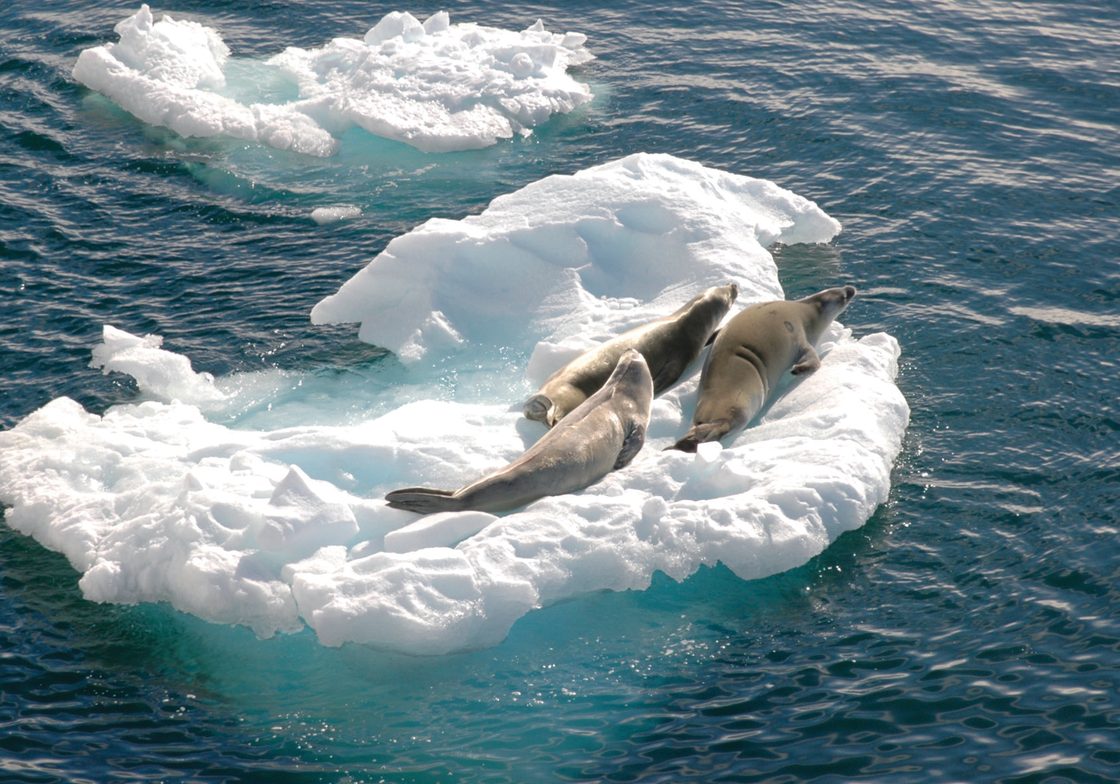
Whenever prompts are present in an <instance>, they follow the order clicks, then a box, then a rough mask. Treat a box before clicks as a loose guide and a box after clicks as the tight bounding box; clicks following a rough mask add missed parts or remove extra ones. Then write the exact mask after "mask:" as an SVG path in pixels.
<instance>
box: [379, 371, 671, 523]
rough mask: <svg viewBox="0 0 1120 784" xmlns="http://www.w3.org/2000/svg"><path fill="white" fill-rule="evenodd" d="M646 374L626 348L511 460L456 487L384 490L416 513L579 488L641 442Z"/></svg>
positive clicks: (511, 502) (495, 507) (623, 461)
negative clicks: (597, 384) (601, 380)
mask: <svg viewBox="0 0 1120 784" xmlns="http://www.w3.org/2000/svg"><path fill="white" fill-rule="evenodd" d="M652 403H653V378H652V377H651V376H650V372H649V366H648V365H646V361H645V359H644V358H643V357H642V355H641V353H639V352H638V351H636V350H634V349H630V350H627V351H626V352H624V353H623V354H622V356H621V358H620V359H619V360H618V363H617V365H616V366H615V368H614V371H613V372H612V373H611V374H610V377H609V378H608V379H607V382H606V383H605V384H604V385H603V386H602V387H601V388H600V389H599V390H598V391H597V392H595V393H594V394H593V395H591V397H589V398H587V399H586V400H585V401H583V403H581V404H580V405H579V406H577V407H576V409H575V410H574V411H572V412H571V414H569V415H568V416H567V417H565V418H564V420H563V421H562V422H560V424H558V425H557V426H556V427H554V428H552V429H551V430H549V431H548V432H547V433H545V434H544V436H542V437H541V439H540V440H539V441H537V443H535V444H533V446H531V447H529V449H528V450H526V451H525V453H524V454H523V455H521V457H519V458H518V459H517V460H514V461H513V462H512V463H510V464H509V465H507V466H506V467H505V468H502V469H501V470H499V471H495V472H494V473H493V474H490V475H489V476H485V477H483V478H482V479H479V480H478V481H476V482H472V483H471V484H469V485H466V486H465V487H462V488H460V489H458V490H454V491H448V490H433V489H430V488H424V487H409V488H405V489H403V490H394V491H393V492H391V493H389V494H388V495H386V496H385V500H386V501H388V502H389V506H391V507H393V508H394V509H407V510H409V511H412V512H418V513H420V514H430V513H432V512H451V511H460V510H464V509H477V510H481V511H484V512H504V511H508V510H510V509H514V508H516V507H519V506H523V505H524V504H527V503H529V502H530V501H535V500H537V499H538V498H543V497H544V496H546V495H560V494H562V493H571V492H575V491H576V490H582V489H583V488H585V487H587V486H588V485H590V484H593V483H594V482H597V481H599V480H600V479H602V478H603V477H604V476H606V475H607V474H608V473H610V472H611V471H613V470H615V469H618V468H622V467H623V466H625V465H627V464H629V463H630V461H631V460H633V459H634V456H635V455H636V454H637V453H638V450H639V449H641V448H642V444H643V443H645V434H646V427H647V426H648V425H649V410H650V406H651V405H652Z"/></svg>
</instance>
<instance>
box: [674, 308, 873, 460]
mask: <svg viewBox="0 0 1120 784" xmlns="http://www.w3.org/2000/svg"><path fill="white" fill-rule="evenodd" d="M855 295H856V289H855V287H854V286H841V287H838V288H833V289H825V290H824V291H818V292H817V293H816V294H812V295H810V296H808V297H805V298H804V299H799V300H794V301H785V300H779V301H777V302H760V303H758V304H755V305H751V306H749V307H747V308H744V309H743V310H742V311H740V312H739V313H737V314H736V315H735V316H734V317H733V318H732V319H731V320H730V321H728V322H727V324H726V326H724V328H723V329H722V330H720V333H719V335H718V336H717V337H716V339H715V341H714V342H713V343H712V350H711V352H710V353H709V354H708V359H707V361H706V362H705V363H704V368H703V369H702V370H701V371H700V390H699V399H698V400H697V402H696V412H695V413H694V414H693V416H692V428H691V429H690V430H689V431H688V432H687V433H685V435H684V438H682V439H681V440H680V441H678V442H677V443H675V444H674V445H673V446H672V447H671V448H672V449H680V450H681V451H683V452H695V451H696V446H697V444H700V443H703V442H705V441H715V440H717V439H720V438H723V436H725V435H727V434H728V433H730V432H731V431H733V430H737V429H739V428H741V427H743V426H744V425H746V424H747V423H748V422H750V421H751V419H753V418H754V416H755V414H757V413H758V412H759V410H760V409H761V408H762V407H763V405H765V404H766V400H767V398H768V397H769V396H770V393H771V392H772V391H773V390H774V388H775V387H777V385H778V382H779V381H780V380H781V378H782V376H783V375H784V374H785V372H786V371H787V370H789V371H791V372H792V373H793V374H794V375H795V376H796V375H803V374H806V373H812V372H813V371H814V370H816V369H817V368H818V367H820V365H821V360H820V357H819V356H817V352H816V351H815V350H814V349H813V344H814V343H816V342H817V340H819V339H820V336H821V335H822V334H823V333H824V331H825V330H826V329H827V328H828V325H829V324H831V323H832V320H833V319H834V318H836V317H837V316H838V315H839V314H840V313H842V312H843V311H844V308H846V307H848V303H849V302H851V301H852V297H854V296H855Z"/></svg>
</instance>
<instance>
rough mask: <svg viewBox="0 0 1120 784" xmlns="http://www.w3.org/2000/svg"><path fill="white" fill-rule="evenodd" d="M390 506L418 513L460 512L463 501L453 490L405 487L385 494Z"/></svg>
mask: <svg viewBox="0 0 1120 784" xmlns="http://www.w3.org/2000/svg"><path fill="white" fill-rule="evenodd" d="M385 500H386V501H388V502H389V506H391V507H392V508H394V509H405V510H407V511H409V512H416V513H417V514H433V513H435V512H458V511H460V510H461V509H463V502H462V501H460V500H459V499H458V498H455V493H454V491H452V490H433V489H432V488H430V487H404V488H401V489H400V490H394V491H393V492H391V493H389V494H387V495H386V496H385Z"/></svg>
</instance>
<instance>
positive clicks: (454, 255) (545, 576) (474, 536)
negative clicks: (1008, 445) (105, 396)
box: [0, 155, 909, 654]
mask: <svg viewBox="0 0 1120 784" xmlns="http://www.w3.org/2000/svg"><path fill="white" fill-rule="evenodd" d="M838 230H839V225H838V224H837V223H836V222H835V221H833V220H832V219H831V218H829V217H828V216H827V215H825V214H824V213H823V212H822V211H821V210H820V209H819V208H817V207H816V206H815V205H813V204H812V203H811V202H809V201H807V200H805V199H802V198H800V197H798V196H796V195H794V194H792V193H789V192H788V191H785V190H782V189H781V188H779V187H777V186H775V185H773V184H772V183H767V182H765V181H761V180H752V179H749V178H745V177H739V176H736V175H731V174H726V173H722V172H716V171H713V170H710V169H705V168H703V167H701V166H699V165H697V164H693V163H689V162H687V161H682V160H680V159H677V158H672V157H668V156H645V155H638V156H632V157H629V158H625V159H622V160H620V161H616V162H613V163H610V164H606V165H604V166H601V167H596V168H594V169H589V170H586V171H583V172H580V173H578V174H577V175H575V176H571V177H549V178H546V179H544V180H542V181H539V182H537V183H534V184H532V185H530V186H528V187H526V188H524V189H522V190H521V191H518V192H517V193H514V194H511V195H508V196H504V197H501V198H499V199H496V200H495V201H494V202H493V203H492V204H491V205H490V207H489V208H488V209H487V210H486V211H485V212H483V213H482V214H481V215H478V216H474V217H470V218H466V219H464V220H461V221H447V220H438V221H429V222H428V223H426V224H424V225H422V226H420V227H418V228H417V229H415V230H414V231H412V232H410V233H409V234H407V235H404V236H402V237H399V238H397V239H396V240H394V241H393V242H392V243H390V245H389V246H388V248H387V249H386V251H385V252H384V253H382V254H381V255H380V256H378V257H377V258H376V259H375V260H374V261H373V262H371V263H370V265H369V266H368V267H367V268H366V269H364V270H363V271H362V272H360V273H359V274H358V275H356V276H355V277H354V279H352V280H351V281H349V282H348V283H346V284H345V285H344V286H343V287H342V289H341V290H340V292H339V293H338V294H336V295H335V296H334V297H332V298H328V300H326V301H324V303H321V304H320V306H319V307H318V308H316V311H317V313H318V314H319V315H320V316H321V315H322V313H323V311H328V312H330V314H331V315H332V317H335V318H360V319H362V320H363V321H364V326H363V334H365V335H366V336H367V337H369V338H371V339H378V340H385V345H388V346H390V347H392V348H394V349H395V350H402V351H404V352H405V353H408V354H410V356H411V361H412V364H411V365H406V366H404V367H402V368H399V372H401V373H402V374H403V377H404V378H409V377H411V378H412V382H413V383H412V385H411V386H409V387H408V389H407V391H405V386H406V384H402V386H401V387H400V388H393V387H388V388H385V389H382V390H380V391H378V390H375V389H371V388H370V387H369V385H368V384H367V380H366V379H364V378H362V377H361V376H360V375H358V376H357V378H355V380H353V381H349V382H348V381H346V379H347V378H349V377H350V375H355V374H350V375H347V374H344V375H343V376H342V378H341V380H338V381H337V382H333V383H337V384H339V385H340V386H337V387H335V388H334V389H333V390H332V394H331V395H330V396H324V395H322V394H320V393H316V392H314V391H313V390H312V389H311V387H313V386H314V384H315V379H313V378H310V377H308V378H307V379H306V380H307V382H308V383H307V386H306V387H303V386H301V385H302V382H303V380H304V379H297V380H296V382H295V387H296V388H297V389H307V391H306V392H305V397H304V398H303V399H302V400H298V401H295V403H294V404H293V405H288V406H285V405H278V406H277V408H276V409H275V410H274V411H273V412H271V414H270V416H271V417H272V419H271V420H269V415H261V416H258V417H256V418H255V419H253V423H252V425H251V426H249V427H246V426H240V427H239V426H237V425H236V424H233V425H231V424H228V423H229V422H230V421H231V419H230V417H229V416H228V413H229V412H230V411H234V410H237V409H238V407H239V406H240V405H242V404H243V403H244V402H245V400H246V399H248V398H253V399H256V397H259V395H260V394H261V393H260V390H261V389H262V388H265V387H267V386H268V384H269V383H272V381H271V380H269V379H260V378H255V377H250V375H248V374H247V375H242V376H229V377H226V378H219V379H212V378H210V377H209V376H207V375H205V374H199V373H196V372H195V371H194V370H193V369H192V367H191V365H190V362H189V360H188V359H187V358H186V357H184V356H182V355H180V354H177V353H175V352H173V351H170V350H168V349H166V348H164V347H162V346H161V345H160V341H159V339H158V338H157V337H153V336H147V337H139V336H133V335H130V334H128V333H127V332H123V331H121V330H118V329H114V328H113V327H109V326H106V327H105V330H104V339H103V342H102V343H101V344H99V345H98V346H96V347H95V348H94V361H93V365H94V366H95V367H100V368H102V369H103V370H104V371H105V372H110V371H119V372H124V373H128V374H129V375H131V376H132V377H133V378H135V379H136V381H137V384H138V386H139V388H140V390H141V400H139V401H137V402H135V403H128V404H120V405H116V406H113V407H112V408H110V409H109V410H108V411H106V412H105V414H104V415H101V416H98V415H96V414H93V413H90V412H88V411H86V410H84V409H83V408H82V407H81V406H80V405H78V404H77V403H76V402H74V401H73V400H70V399H68V398H59V399H56V400H54V401H52V402H50V403H48V404H47V405H45V406H44V407H43V408H41V409H39V410H38V411H36V412H34V413H32V414H30V415H29V416H28V417H27V418H26V419H24V420H23V421H22V422H20V423H19V424H18V425H16V426H15V427H14V428H12V429H11V430H8V431H5V432H0V502H2V503H3V504H4V505H5V507H7V509H6V514H5V519H6V522H7V524H8V525H9V526H11V527H12V528H14V529H16V530H18V531H21V532H23V533H25V534H28V535H30V536H33V537H35V538H36V539H37V540H38V541H39V542H40V543H42V544H43V545H44V546H46V547H48V548H50V549H52V550H56V551H58V552H61V553H63V554H64V555H65V556H66V557H67V558H68V559H69V561H70V563H71V564H72V565H73V566H74V568H75V569H76V570H77V571H78V572H80V573H81V574H82V577H81V579H80V582H79V585H80V587H81V590H82V592H83V593H84V595H85V596H86V597H87V598H89V599H91V600H94V601H101V602H119V603H135V602H153V601H166V602H169V603H170V604H171V605H173V606H174V607H176V608H178V609H180V610H183V611H185V612H190V613H193V614H195V615H197V616H200V617H202V618H205V619H208V620H211V621H216V622H222V623H233V624H242V625H246V626H249V627H251V628H252V629H254V630H255V631H256V633H257V634H258V635H260V636H262V637H267V636H269V635H272V634H275V633H276V632H288V631H296V630H299V629H301V628H303V627H304V626H305V625H306V626H310V627H311V628H313V629H314V631H315V633H316V634H317V635H318V637H319V639H320V640H321V641H322V642H323V643H324V644H327V645H339V644H342V643H345V642H357V643H364V644H370V645H374V646H378V647H381V648H387V649H394V650H399V651H404V652H410V653H418V654H439V653H444V652H450V651H457V650H464V649H471V648H478V647H484V646H489V645H494V644H496V643H498V642H500V641H501V640H502V639H503V638H504V637H505V635H506V634H507V633H508V631H509V629H510V628H511V626H512V625H513V624H514V622H515V621H516V620H517V619H518V618H519V617H521V616H522V615H524V614H525V613H527V612H530V611H531V610H533V609H534V608H537V607H541V606H544V605H548V604H551V603H554V602H557V601H560V600H563V599H565V598H569V597H575V596H579V595H581V594H585V593H589V592H594V591H599V590H603V589H609V590H627V589H633V590H641V589H644V588H646V587H648V586H649V584H650V581H651V578H652V576H653V574H654V572H655V571H658V570H660V571H662V572H664V573H666V574H668V575H669V576H671V577H673V578H675V579H677V580H682V579H685V578H686V577H688V576H689V575H690V574H692V573H693V572H695V571H696V570H697V569H698V568H699V567H700V566H701V565H713V564H715V563H717V562H722V563H724V564H726V565H727V566H728V567H729V568H730V569H732V570H733V571H734V572H735V573H736V574H737V575H739V576H741V577H743V578H744V579H754V578H761V577H765V576H767V575H771V574H774V573H776V572H780V571H783V570H786V569H789V568H792V567H796V566H798V565H801V564H803V563H805V562H806V561H807V560H808V559H809V558H811V557H813V556H814V555H816V554H818V553H820V552H821V551H822V550H823V549H824V548H825V547H827V546H828V544H829V543H830V542H832V541H833V540H835V539H836V537H837V536H839V535H840V534H841V533H842V532H844V531H847V530H851V529H854V528H857V527H859V526H861V525H862V524H863V523H864V522H865V521H866V520H867V519H868V517H870V515H871V514H872V513H873V512H874V510H875V508H876V507H877V506H878V505H879V504H881V503H883V502H884V500H885V499H886V497H887V493H888V491H889V487H890V469H891V465H892V463H893V461H894V459H895V457H896V456H897V454H898V451H899V449H900V444H901V439H902V435H903V432H904V430H905V428H906V425H907V422H908V417H909V409H908V407H907V404H906V401H905V399H904V398H903V397H902V395H901V393H900V392H899V390H898V388H897V386H896V385H895V376H896V374H897V369H898V365H897V359H898V356H899V346H898V343H897V342H896V341H895V339H894V338H892V337H891V336H890V335H888V334H885V333H875V334H869V335H865V336H863V337H861V338H859V339H856V338H855V337H854V336H853V335H852V333H851V331H850V330H849V329H846V328H844V327H843V326H841V325H839V324H834V325H833V327H832V328H831V329H830V331H829V332H828V333H827V334H826V336H825V337H824V338H823V339H822V341H821V343H820V344H819V346H818V349H819V351H820V353H821V355H822V357H823V362H822V365H821V368H820V369H819V370H818V371H817V372H815V373H813V374H811V375H809V376H808V377H805V378H804V379H802V380H800V381H798V382H797V383H792V382H791V383H790V384H789V385H788V387H787V388H786V389H784V390H783V393H782V394H781V395H780V396H779V397H778V399H777V400H776V402H774V403H773V405H772V406H771V407H770V408H769V410H768V411H766V412H765V413H764V414H763V416H762V417H761V418H760V420H759V422H757V423H756V424H755V425H753V426H751V427H750V428H748V429H746V430H744V431H743V432H742V433H740V434H739V435H738V436H736V437H735V438H733V439H729V440H728V442H727V443H726V444H725V445H721V444H715V443H713V444H706V445H703V446H702V448H701V449H700V450H699V452H698V453H697V454H696V455H687V454H684V453H681V452H676V451H668V452H666V451H663V449H664V447H666V446H668V445H670V444H671V443H672V442H673V441H674V440H675V439H676V438H677V437H679V436H680V435H681V433H683V432H684V430H685V429H686V428H687V424H688V421H689V419H690V417H691V413H692V410H693V407H694V403H695V396H696V382H697V376H698V373H697V372H693V373H692V374H691V376H688V377H687V378H686V379H685V380H683V381H682V382H681V383H680V384H678V385H677V386H676V387H674V388H673V389H671V390H669V391H668V392H667V393H666V394H664V395H663V396H662V397H660V398H658V399H657V400H656V401H655V404H654V407H653V413H652V418H651V423H650V427H649V431H648V436H647V442H646V446H645V447H644V448H643V450H642V451H641V452H640V453H639V454H638V456H637V458H636V459H635V460H634V461H633V462H632V463H631V464H630V465H629V466H627V467H626V468H624V469H622V470H620V471H616V472H613V473H611V474H609V475H608V476H607V477H606V478H605V479H603V480H602V481H600V482H598V483H597V484H595V485H593V486H591V487H589V488H587V489H586V490H584V491H582V492H579V493H574V494H569V495H563V496H555V497H550V498H544V499H541V500H539V501H537V502H535V503H532V504H530V505H528V506H526V507H524V508H523V509H522V510H520V511H516V512H513V513H510V514H506V515H503V516H494V515H490V514H485V513H480V512H461V513H444V514H439V515H432V516H429V517H425V518H421V517H417V516H416V515H414V514H412V513H409V512H404V511H399V510H393V509H390V508H388V507H387V506H386V505H385V503H384V501H383V500H382V498H383V495H384V494H385V493H386V492H387V491H389V490H392V489H395V488H397V487H401V486H405V485H429V486H436V487H446V488H453V487H457V486H459V485H461V484H464V483H466V482H468V481H471V480H473V479H475V478H477V477H479V476H480V475H482V474H484V473H487V472H489V471H491V470H494V469H496V468H499V467H501V466H502V465H504V464H505V463H507V462H509V461H510V460H512V459H513V458H515V457H516V456H517V455H519V454H520V453H521V452H522V451H524V450H525V449H526V448H527V446H528V445H530V444H531V443H532V442H533V441H534V440H535V439H536V438H539V437H540V435H542V434H543V433H544V429H543V427H541V426H540V425H539V424H537V423H533V422H528V421H527V420H525V419H524V418H522V417H521V416H520V414H519V410H520V404H521V403H522V402H523V400H524V397H525V396H526V394H527V393H528V392H531V391H532V389H533V388H534V383H535V382H533V381H532V380H531V379H530V380H526V379H522V378H509V379H501V380H499V381H498V382H493V381H492V382H491V383H494V384H495V386H494V388H501V387H502V385H503V384H505V385H506V386H507V387H508V394H506V395H504V397H503V396H497V395H496V396H495V398H494V399H488V400H483V401H482V402H479V401H478V400H471V401H465V400H456V399H454V397H453V396H452V399H447V395H446V394H443V392H445V391H446V390H443V391H440V392H438V393H437V391H436V390H435V389H434V388H433V389H432V390H430V391H431V392H432V394H431V396H429V397H425V396H424V395H423V394H422V392H423V390H422V389H420V390H418V389H417V387H416V383H421V382H419V381H417V379H420V380H423V379H425V378H429V377H430V376H426V375H425V373H424V372H423V371H424V369H425V368H427V369H430V368H431V367H433V366H434V364H435V363H437V361H438V362H440V363H443V367H451V368H461V369H462V372H463V374H464V376H466V375H468V374H469V373H471V372H474V373H485V370H484V369H485V368H486V367H488V366H491V365H492V364H493V362H492V358H491V356H490V355H489V353H488V352H492V351H494V348H493V347H494V345H496V344H498V343H501V342H502V341H503V340H504V341H505V343H502V345H501V346H499V350H502V351H508V352H510V353H511V354H512V355H513V356H522V357H527V356H529V355H530V354H532V356H533V357H534V360H533V363H532V364H533V365H534V366H535V372H536V373H537V375H540V374H546V373H547V372H549V371H550V370H551V369H553V368H554V367H556V366H557V365H558V364H559V363H560V362H562V361H563V359H564V358H565V357H566V356H567V354H568V353H570V352H571V351H572V350H575V348H576V347H578V346H579V345H581V344H582V343H585V342H586V340H589V339H601V338H603V337H606V336H608V335H610V334H614V333H616V332H617V331H618V330H619V329H622V328H625V327H627V326H631V325H632V324H634V323H640V322H642V321H644V320H646V319H647V318H648V317H650V316H651V315H659V314H662V313H665V312H668V311H670V310H671V309H673V308H675V307H676V306H677V305H679V304H680V303H682V302H683V301H685V300H686V299H688V298H689V297H690V296H691V295H693V294H695V293H696V292H698V291H700V290H701V289H703V288H705V287H707V286H709V285H713V284H716V283H722V282H724V281H726V280H728V279H732V280H735V281H736V282H737V283H738V284H739V286H740V289H741V293H740V297H739V301H738V302H737V303H736V309H737V308H739V307H743V306H745V305H747V304H749V303H750V302H753V301H759V300H763V299H771V298H774V297H775V296H780V295H781V288H780V286H779V284H778V280H777V270H776V268H775V264H774V262H773V259H772V257H771V256H770V255H769V253H768V252H767V251H765V250H764V248H763V247H762V245H763V244H769V243H772V242H775V241H783V242H798V241H800V242H825V241H827V240H829V239H830V238H831V237H832V236H834V235H835V233H836V232H837V231H838ZM844 282H845V281H822V282H821V287H822V288H823V287H825V286H828V285H834V284H840V283H844ZM396 300H401V302H400V304H399V305H394V303H395V301H396ZM394 307H395V309H394ZM386 309H388V310H389V311H390V312H387V313H381V312H380V311H382V310H386ZM858 311H859V298H858V297H857V298H856V300H855V302H854V303H853V305H852V306H851V308H850V309H849V314H851V315H853V316H854V317H855V318H857V319H858ZM401 318H407V319H410V320H409V321H408V326H407V327H406V328H403V329H402V328H398V327H396V326H394V325H395V324H396V320H397V319H401ZM436 324H438V328H437V327H435V326H433V325H436ZM451 335H455V336H457V337H456V338H455V339H451V338H449V336H451ZM472 368H473V370H472ZM479 368H482V369H483V370H479ZM530 375H531V374H530ZM289 380H291V379H289ZM347 383H349V384H350V385H351V386H350V387H349V388H347V387H346V386H345V385H346V384H347ZM376 394H380V395H383V396H388V398H387V401H386V402H387V404H386V405H384V406H382V407H381V409H380V410H379V411H378V413H376V414H374V415H369V416H358V417H354V416H352V415H351V416H344V415H342V414H340V415H339V416H338V418H337V420H336V421H330V418H331V416H332V413H333V411H334V410H335V409H337V410H338V411H343V410H349V409H347V406H346V405H345V403H344V401H343V400H342V398H345V397H346V396H347V395H349V396H351V397H353V398H359V397H362V396H369V395H376ZM440 397H442V398H443V399H436V398H440ZM324 400H325V402H324ZM316 401H319V402H318V406H319V409H321V410H319V411H318V412H317V414H318V416H316V417H314V419H315V421H314V422H309V421H308V417H307V416H306V414H307V411H308V410H309V408H311V407H313V406H315V405H316Z"/></svg>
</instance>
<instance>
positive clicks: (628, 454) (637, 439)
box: [611, 422, 646, 471]
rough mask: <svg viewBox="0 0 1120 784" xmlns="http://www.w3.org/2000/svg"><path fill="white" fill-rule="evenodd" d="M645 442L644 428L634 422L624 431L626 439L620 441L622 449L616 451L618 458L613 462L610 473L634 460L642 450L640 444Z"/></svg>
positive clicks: (639, 423)
mask: <svg viewBox="0 0 1120 784" xmlns="http://www.w3.org/2000/svg"><path fill="white" fill-rule="evenodd" d="M645 442H646V428H645V425H643V424H642V423H641V422H634V423H632V424H631V425H630V429H629V430H627V431H626V437H625V438H623V439H622V449H620V450H618V458H617V459H616V460H615V461H614V468H612V469H611V470H612V471H617V470H618V469H620V468H622V467H624V466H627V465H630V461H631V460H633V459H634V457H635V455H637V454H638V452H639V451H640V450H641V448H642V444H644V443H645Z"/></svg>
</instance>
